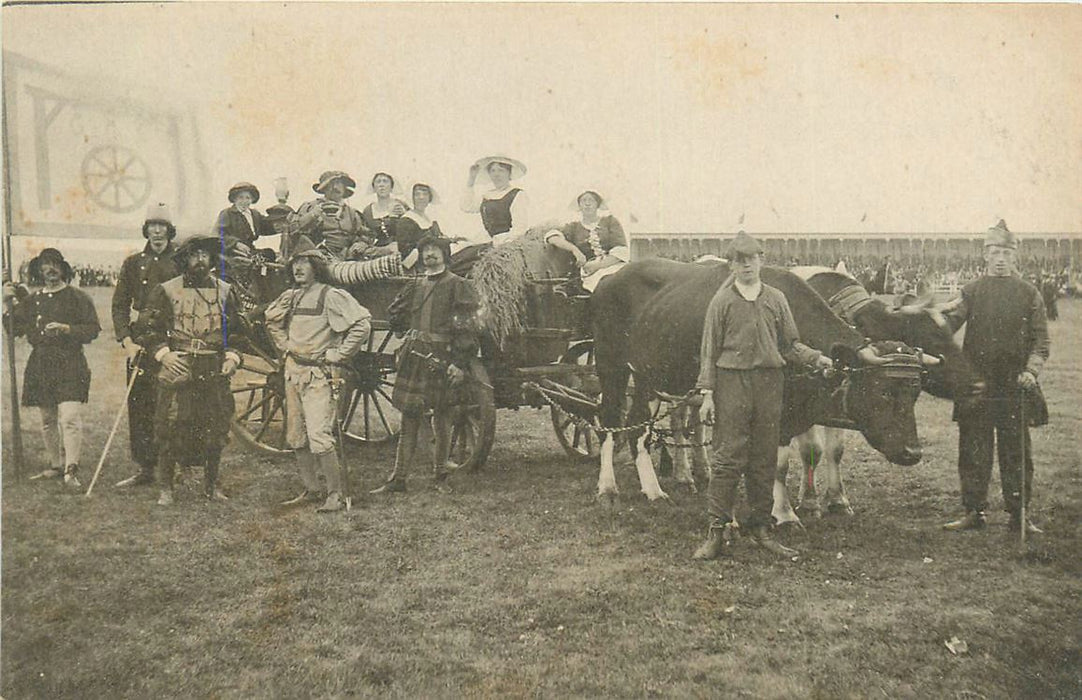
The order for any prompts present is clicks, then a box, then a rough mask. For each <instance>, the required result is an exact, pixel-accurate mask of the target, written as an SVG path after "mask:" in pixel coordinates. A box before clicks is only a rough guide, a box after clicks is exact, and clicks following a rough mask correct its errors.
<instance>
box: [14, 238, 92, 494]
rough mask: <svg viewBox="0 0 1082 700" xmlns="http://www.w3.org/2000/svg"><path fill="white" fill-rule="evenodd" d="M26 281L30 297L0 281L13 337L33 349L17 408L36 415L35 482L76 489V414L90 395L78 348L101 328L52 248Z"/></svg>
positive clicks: (78, 424) (79, 415)
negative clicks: (57, 481) (41, 459)
mask: <svg viewBox="0 0 1082 700" xmlns="http://www.w3.org/2000/svg"><path fill="white" fill-rule="evenodd" d="M29 271H30V278H31V279H35V278H38V277H40V278H41V279H42V280H44V287H43V288H42V289H40V290H38V291H37V292H34V293H33V294H27V293H26V291H25V290H21V291H20V290H16V288H15V287H14V285H12V284H11V283H10V282H5V283H4V300H5V302H6V301H9V300H10V301H11V303H12V304H13V308H12V311H11V314H12V318H11V322H12V323H13V325H14V331H15V334H16V335H25V336H26V339H27V340H28V341H29V342H30V345H31V347H32V348H33V349H32V350H31V351H30V357H29V358H27V360H26V371H25V373H24V374H23V398H22V405H23V406H36V407H37V408H38V409H39V410H40V411H41V428H42V435H43V436H44V439H45V452H46V454H47V456H48V459H49V466H48V467H47V468H46V469H45V470H44V471H43V472H41V473H40V474H38V475H37V476H38V478H47V477H59V476H61V475H62V476H63V477H64V483H65V484H66V485H68V486H71V487H73V488H78V487H79V486H80V485H81V484H80V483H79V477H78V471H79V458H80V449H81V445H82V432H83V424H82V410H83V405H84V404H85V403H87V401H88V400H89V395H90V366H89V365H88V364H87V362H86V357H85V356H84V355H83V345H86V344H87V343H89V342H90V341H92V340H94V338H97V337H98V333H99V332H100V331H101V325H100V324H99V323H98V314H97V312H96V311H95V310H94V302H93V301H92V300H91V299H90V297H89V296H87V294H86V293H85V292H83V291H81V290H78V289H76V288H74V287H72V286H71V285H69V284H68V283H69V282H71V278H72V269H71V265H69V264H68V262H67V261H66V260H65V259H64V256H63V255H62V254H61V253H60V251H59V250H57V249H56V248H46V249H45V250H43V251H41V253H39V254H38V256H37V257H36V258H34V259H33V260H31V261H30V267H29Z"/></svg>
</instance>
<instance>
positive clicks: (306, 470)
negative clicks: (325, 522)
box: [281, 448, 323, 506]
mask: <svg viewBox="0 0 1082 700" xmlns="http://www.w3.org/2000/svg"><path fill="white" fill-rule="evenodd" d="M296 457H297V471H298V472H300V475H301V483H302V484H304V491H302V492H301V493H300V495H298V496H295V497H293V498H290V499H287V500H284V501H282V502H281V505H283V506H295V505H299V504H301V503H313V502H316V501H319V500H321V499H322V498H323V496H322V495H321V494H320V488H319V473H318V472H317V471H316V461H317V460H316V456H315V455H314V454H312V453H311V451H310V450H308V449H306V448H299V449H298V450H297V451H296Z"/></svg>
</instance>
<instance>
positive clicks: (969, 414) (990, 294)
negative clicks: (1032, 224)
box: [943, 220, 1050, 534]
mask: <svg viewBox="0 0 1082 700" xmlns="http://www.w3.org/2000/svg"><path fill="white" fill-rule="evenodd" d="M1017 254H1018V237H1017V236H1015V235H1014V234H1013V233H1011V232H1010V231H1008V230H1007V224H1006V222H1004V221H1002V220H1001V221H1000V222H999V223H998V224H996V225H995V226H993V227H992V228H990V229H988V233H987V234H986V235H985V237H984V260H985V263H986V264H985V269H984V276H983V277H981V278H980V279H978V280H976V281H974V282H970V283H969V284H967V285H966V286H965V287H963V288H962V296H961V298H960V299H959V300H958V301H957V302H956V303H955V304H954V306H953V308H952V309H951V310H950V311H948V312H947V313H946V314H944V315H945V317H946V319H947V321H948V322H949V323H950V324H951V328H952V329H953V330H955V331H957V330H958V329H959V328H961V326H963V325H965V326H966V336H965V341H964V342H963V345H962V350H963V351H964V352H965V354H966V357H968V358H969V361H970V362H972V363H973V366H974V367H975V368H976V369H977V371H978V372H980V373H981V375H982V376H983V377H984V379H985V381H986V382H987V388H986V389H985V391H984V393H983V394H982V395H981V396H980V397H977V398H967V399H966V400H964V401H963V400H958V401H955V404H954V420H956V421H957V422H958V476H959V479H960V481H961V486H962V506H963V507H964V508H965V510H966V513H965V515H964V516H963V517H962V518H961V519H959V520H955V521H954V522H950V523H947V524H946V525H944V526H943V529H944V530H948V531H962V530H979V529H981V528H983V527H984V526H985V524H986V519H985V515H984V511H985V510H986V509H987V507H988V482H989V481H990V480H991V477H992V459H993V453H992V450H993V446H994V447H995V448H996V451H997V452H998V454H999V478H1000V482H1001V485H1002V488H1003V507H1004V509H1005V510H1006V511H1007V512H1008V513H1009V514H1010V520H1009V522H1008V526H1009V527H1010V528H1011V529H1012V530H1014V531H1015V532H1017V531H1018V530H1020V529H1021V528H1022V527H1025V528H1026V532H1028V533H1034V534H1037V533H1040V532H1041V530H1040V529H1038V528H1037V527H1036V526H1035V525H1033V524H1032V523H1031V522H1029V521H1028V518H1027V519H1026V522H1024V523H1023V519H1022V498H1021V496H1022V491H1023V485H1022V479H1023V478H1024V479H1025V488H1024V493H1025V496H1026V501H1027V505H1028V501H1029V496H1030V494H1031V493H1032V484H1033V455H1032V452H1031V448H1030V441H1029V427H1030V426H1036V425H1043V424H1044V423H1045V422H1047V412H1048V407H1047V405H1046V404H1045V403H1044V397H1043V395H1042V394H1041V392H1040V385H1039V384H1038V383H1037V376H1038V375H1039V374H1040V372H1041V368H1042V367H1043V366H1044V363H1045V360H1047V359H1048V353H1049V347H1050V342H1049V339H1048V322H1047V320H1046V318H1045V309H1044V301H1043V300H1042V299H1041V293H1040V292H1039V291H1038V290H1037V288H1036V287H1034V286H1033V285H1032V284H1030V283H1029V282H1026V281H1025V280H1024V279H1022V278H1021V277H1020V276H1019V275H1018V272H1017V267H1016V262H1017ZM1023 407H1024V409H1023ZM1023 418H1025V420H1024V421H1023ZM996 443H998V444H996ZM1023 445H1024V451H1023Z"/></svg>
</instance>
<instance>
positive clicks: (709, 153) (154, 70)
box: [2, 3, 1082, 233]
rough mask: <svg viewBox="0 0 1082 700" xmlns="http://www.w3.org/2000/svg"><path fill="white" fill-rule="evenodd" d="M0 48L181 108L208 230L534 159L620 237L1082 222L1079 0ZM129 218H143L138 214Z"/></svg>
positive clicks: (55, 27)
mask: <svg viewBox="0 0 1082 700" xmlns="http://www.w3.org/2000/svg"><path fill="white" fill-rule="evenodd" d="M2 12H3V46H4V49H5V50H10V51H14V52H17V53H20V54H23V55H25V56H28V57H31V58H34V59H37V60H39V61H42V62H45V63H48V64H51V65H54V66H58V67H63V68H66V69H67V70H70V71H72V72H75V73H78V74H80V75H83V76H86V78H87V81H88V83H87V84H95V83H96V81H100V83H101V84H102V85H108V86H109V89H110V90H115V89H117V86H118V85H124V86H128V85H131V86H140V88H141V89H142V88H145V89H148V90H149V91H151V92H152V94H154V95H156V96H157V97H158V98H159V99H161V100H163V101H165V102H168V103H171V104H177V105H183V106H185V107H186V108H190V109H192V110H194V111H195V112H196V113H197V114H198V115H199V118H200V124H201V130H202V139H203V145H204V148H205V154H204V159H205V160H206V162H207V164H208V165H209V169H208V173H209V174H208V177H209V178H210V182H209V183H208V184H209V188H210V191H211V192H213V193H214V195H215V197H216V198H217V199H214V200H213V202H212V204H213V206H212V207H210V208H209V209H208V211H207V215H206V218H207V224H208V225H209V224H210V222H211V221H213V218H214V215H215V214H216V213H217V210H218V208H221V207H224V206H226V205H227V204H228V202H226V200H225V193H226V191H227V190H228V189H229V186H230V185H231V184H233V183H234V182H236V181H239V180H249V181H252V182H255V183H256V184H257V185H258V186H259V187H260V188H261V189H262V191H263V192H264V200H263V201H261V202H260V204H261V205H267V204H269V203H271V201H270V200H271V199H272V196H271V192H272V190H273V186H272V181H273V180H274V178H276V177H280V176H284V177H286V178H287V179H288V180H289V182H290V185H291V190H292V194H291V197H290V203H291V204H292V205H293V206H294V207H296V206H298V205H299V204H300V203H301V202H303V201H305V200H306V199H309V198H310V197H311V196H313V193H312V192H311V189H310V186H311V183H312V182H313V181H314V180H315V178H316V177H317V176H318V174H319V173H320V172H321V171H323V170H327V169H342V170H346V171H348V172H349V173H351V174H352V175H353V176H354V177H355V178H356V179H357V180H358V182H360V183H362V187H361V191H360V192H358V194H357V195H356V196H355V197H354V198H353V200H352V201H353V202H354V203H356V204H363V203H364V200H363V194H364V193H363V189H364V188H363V185H364V183H366V182H367V181H368V180H369V179H370V177H371V175H372V174H373V173H375V172H376V171H378V170H383V171H388V172H391V173H392V174H394V175H395V176H396V177H398V178H399V180H401V181H403V182H405V181H408V180H410V179H413V178H421V179H426V180H429V181H431V182H432V184H434V185H435V186H436V188H437V190H438V191H439V193H440V195H441V197H442V199H443V205H442V207H441V208H440V210H439V214H438V218H439V219H440V221H441V223H443V224H444V229H445V230H449V232H452V233H454V232H464V230H465V229H471V230H472V229H479V228H480V222H479V219H478V217H477V216H476V215H467V214H464V213H462V212H460V211H458V207H457V203H458V200H459V195H460V193H461V190H462V188H463V187H464V185H465V179H466V173H467V169H468V167H469V165H470V164H471V163H472V162H473V161H474V160H476V159H477V158H479V157H481V156H484V155H489V154H493V153H502V154H505V155H509V156H513V157H515V158H518V159H519V160H521V161H523V162H525V163H526V165H527V167H528V169H529V171H528V173H527V175H526V177H525V178H523V179H522V181H521V183H520V184H521V186H522V187H523V188H525V189H526V190H527V191H528V192H529V194H530V198H531V202H532V216H531V218H532V219H533V220H534V221H535V222H538V221H541V220H570V218H571V217H572V216H573V212H572V211H571V210H570V208H569V204H570V202H571V201H572V200H573V198H574V197H575V195H576V194H578V193H579V192H581V191H582V190H583V189H587V188H589V189H596V190H598V191H600V192H601V193H602V194H603V195H604V196H606V197H607V198H608V199H609V200H610V202H611V203H612V210H613V212H614V213H615V214H616V215H617V216H618V217H619V218H621V219H622V220H623V222H624V223H625V225H626V226H627V227H628V228H629V229H630V230H632V231H642V232H720V233H724V232H734V231H736V230H738V229H744V230H747V231H749V232H753V233H754V232H761V233H769V232H783V233H789V232H791V233H804V232H807V233H830V232H845V233H852V232H869V233H879V232H882V233H897V232H903V233H904V232H925V233H936V232H940V233H943V232H982V231H984V229H986V228H987V227H989V226H991V225H992V224H994V223H995V222H996V221H997V220H998V219H1000V218H1004V219H1006V220H1007V221H1008V222H1009V224H1010V226H1011V228H1012V229H1014V230H1019V231H1027V232H1047V233H1063V232H1067V233H1073V232H1080V231H1082V90H1080V88H1082V51H1079V50H1078V46H1082V8H1080V7H1078V6H1068V5H1060V6H1049V5H1040V6H1033V5H1010V6H1003V5H996V6H975V5H938V6H930V5H906V6H901V5H868V6H853V5H764V4H754V5H673V4H635V5H629V4H621V5H612V4H538V5H512V4H484V5H471V4H410V5H402V4H394V5H391V4H375V5H356V4H349V3H334V4H315V3H302V4H288V3H274V4H271V3H243V4H231V3H213V4H204V3H177V4H167V5H146V4H140V5H60V6H16V7H5V8H4V9H3V11H2ZM136 218H139V217H136Z"/></svg>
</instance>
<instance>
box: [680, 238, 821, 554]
mask: <svg viewBox="0 0 1082 700" xmlns="http://www.w3.org/2000/svg"><path fill="white" fill-rule="evenodd" d="M762 254H763V247H762V245H761V244H760V243H759V241H757V240H756V239H754V238H752V237H751V236H749V235H748V234H746V233H744V232H743V231H741V232H740V233H739V234H738V235H737V236H736V237H735V238H734V239H733V240H732V242H731V243H730V244H729V250H728V254H727V257H728V259H729V264H730V267H731V270H732V278H731V280H729V281H727V282H726V284H723V285H722V287H721V289H719V290H718V291H717V293H716V294H715V295H714V297H713V299H711V300H710V305H709V307H707V311H706V323H705V326H704V328H703V340H702V347H701V350H700V353H699V378H698V381H697V382H696V384H695V386H696V387H697V388H698V389H699V391H700V393H701V394H702V395H703V403H702V407H701V408H700V411H699V417H700V418H701V419H702V421H703V423H710V422H714V440H713V449H714V454H713V458H712V460H711V465H710V471H711V473H712V475H713V479H711V481H710V487H709V489H708V490H707V494H706V499H707V505H708V509H709V514H710V517H711V520H712V522H711V523H710V530H709V535H708V537H707V539H706V541H705V542H704V543H703V544H702V546H700V547H699V549H697V550H696V551H695V554H694V555H693V556H694V558H695V559H713V558H715V557H717V556H719V555H721V554H723V553H726V551H727V548H728V545H729V544H730V543H731V534H732V527H733V523H734V508H735V505H736V495H737V490H738V488H739V485H740V480H741V477H743V479H744V483H745V486H746V492H747V498H748V507H749V510H750V511H751V513H750V514H749V516H748V519H747V522H746V523H745V524H746V525H747V527H748V529H749V530H750V531H751V536H752V540H753V541H754V542H755V543H757V544H758V545H760V546H761V547H763V548H764V549H766V550H768V551H770V552H772V553H773V554H776V555H778V556H784V557H789V556H793V555H795V554H796V551H795V550H792V549H790V548H788V547H786V546H784V545H782V544H781V543H780V542H778V541H777V540H775V539H774V536H773V533H772V530H773V527H774V522H773V518H772V517H771V512H770V511H771V507H772V505H773V493H772V491H773V483H774V471H775V467H776V466H777V455H778V440H779V431H780V429H781V409H782V388H783V386H784V382H785V370H784V368H785V365H786V364H787V363H794V364H800V365H814V366H817V367H821V368H824V369H825V368H830V367H832V366H833V362H832V361H831V359H830V358H829V357H826V356H824V355H823V354H822V353H821V352H819V351H818V350H813V349H812V348H809V347H808V346H806V345H804V344H803V343H801V342H800V339H799V336H798V334H797V329H796V322H795V321H794V320H793V313H792V311H791V310H790V309H789V302H788V301H787V300H786V299H785V295H784V294H782V293H781V291H779V290H778V289H776V288H774V287H771V286H770V285H768V284H765V283H764V282H763V281H762V280H761V278H760V272H761V270H762V266H763V259H762ZM715 416H716V417H717V420H716V421H712V419H713V418H714V417H715Z"/></svg>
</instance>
